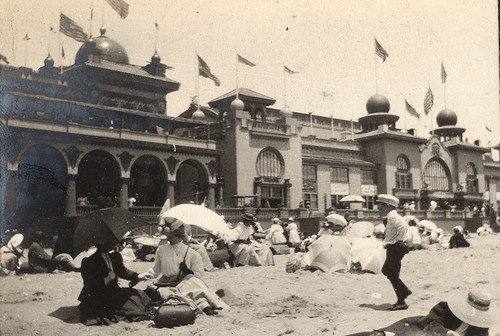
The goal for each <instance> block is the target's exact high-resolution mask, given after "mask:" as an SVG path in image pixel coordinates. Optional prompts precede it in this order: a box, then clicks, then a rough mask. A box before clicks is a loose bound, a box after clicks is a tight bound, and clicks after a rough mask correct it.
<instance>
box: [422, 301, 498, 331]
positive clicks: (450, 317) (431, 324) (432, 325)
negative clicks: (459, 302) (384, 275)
mask: <svg viewBox="0 0 500 336" xmlns="http://www.w3.org/2000/svg"><path fill="white" fill-rule="evenodd" d="M415 324H416V325H418V326H419V327H420V328H421V329H422V330H423V331H425V332H426V333H425V335H432V336H446V332H447V331H448V330H456V329H457V328H458V327H459V326H460V324H462V321H460V319H459V318H458V317H456V316H455V315H454V314H453V313H452V312H451V310H450V308H449V307H448V303H447V302H444V301H441V302H439V303H438V304H437V305H435V306H434V307H433V308H432V309H431V311H430V312H429V314H427V316H423V317H421V318H419V319H418V320H417V321H416V323H415ZM465 335H466V336H488V329H486V328H478V327H474V326H469V328H468V329H467V332H466V333H465Z"/></svg>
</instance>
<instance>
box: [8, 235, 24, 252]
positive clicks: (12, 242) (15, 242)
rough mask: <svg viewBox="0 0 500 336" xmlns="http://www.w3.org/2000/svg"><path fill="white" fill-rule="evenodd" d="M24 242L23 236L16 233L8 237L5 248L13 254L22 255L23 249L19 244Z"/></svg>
mask: <svg viewBox="0 0 500 336" xmlns="http://www.w3.org/2000/svg"><path fill="white" fill-rule="evenodd" d="M23 240H24V236H23V235H22V234H20V233H16V234H15V235H13V236H12V237H10V239H9V242H8V243H7V248H8V249H9V250H11V251H12V252H13V253H14V254H16V253H18V254H20V253H22V251H23V249H22V247H21V244H22V242H23Z"/></svg>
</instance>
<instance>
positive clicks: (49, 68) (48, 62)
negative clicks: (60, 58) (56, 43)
mask: <svg viewBox="0 0 500 336" xmlns="http://www.w3.org/2000/svg"><path fill="white" fill-rule="evenodd" d="M43 64H44V66H43V67H41V68H39V69H38V72H39V73H40V74H41V75H46V76H54V75H57V74H58V69H57V68H55V67H54V60H53V59H52V56H50V54H48V55H47V57H46V58H45V60H44V61H43Z"/></svg>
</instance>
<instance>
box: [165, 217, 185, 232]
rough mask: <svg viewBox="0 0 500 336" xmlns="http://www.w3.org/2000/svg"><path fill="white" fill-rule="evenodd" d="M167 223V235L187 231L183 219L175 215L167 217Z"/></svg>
mask: <svg viewBox="0 0 500 336" xmlns="http://www.w3.org/2000/svg"><path fill="white" fill-rule="evenodd" d="M165 224H166V226H167V228H168V230H164V233H165V234H166V235H167V236H171V235H177V234H180V233H185V232H186V227H185V224H184V222H183V221H181V220H180V219H177V218H174V217H165Z"/></svg>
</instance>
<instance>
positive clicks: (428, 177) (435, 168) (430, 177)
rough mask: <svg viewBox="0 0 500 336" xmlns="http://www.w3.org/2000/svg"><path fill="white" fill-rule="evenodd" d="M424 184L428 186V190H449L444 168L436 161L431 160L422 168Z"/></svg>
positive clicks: (448, 181)
mask: <svg viewBox="0 0 500 336" xmlns="http://www.w3.org/2000/svg"><path fill="white" fill-rule="evenodd" d="M423 175H424V176H423V177H424V183H426V184H427V185H428V187H427V188H428V189H429V190H441V191H448V190H450V180H449V178H448V174H447V173H446V168H445V166H444V165H443V163H441V162H440V161H438V160H435V159H431V160H430V161H429V162H427V164H426V165H425V168H424V174H423Z"/></svg>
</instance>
